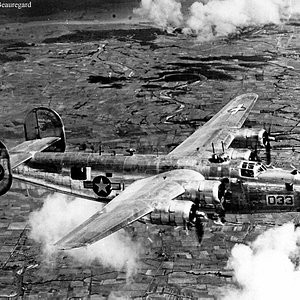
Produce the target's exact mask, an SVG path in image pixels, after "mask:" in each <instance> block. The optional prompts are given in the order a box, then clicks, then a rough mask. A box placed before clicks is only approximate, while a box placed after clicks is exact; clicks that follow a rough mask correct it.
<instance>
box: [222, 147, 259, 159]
mask: <svg viewBox="0 0 300 300" xmlns="http://www.w3.org/2000/svg"><path fill="white" fill-rule="evenodd" d="M225 155H226V156H227V157H228V159H240V160H254V156H255V153H254V152H252V151H251V150H250V149H234V148H228V149H227V150H226V152H225Z"/></svg>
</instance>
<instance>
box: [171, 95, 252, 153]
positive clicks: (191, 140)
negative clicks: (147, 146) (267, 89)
mask: <svg viewBox="0 0 300 300" xmlns="http://www.w3.org/2000/svg"><path fill="white" fill-rule="evenodd" d="M257 98H258V95H257V94H254V93H249V94H243V95H240V96H238V97H236V98H234V99H233V100H231V101H230V102H229V103H228V104H227V105H225V106H224V107H223V108H222V109H221V110H220V111H219V112H218V113H217V114H216V115H214V116H213V117H212V118H211V119H210V120H209V121H208V122H206V123H205V124H204V125H203V126H202V127H200V128H199V129H197V130H196V131H195V132H194V133H193V134H192V135H191V136H190V137H188V138H187V139H186V140H185V141H184V142H183V143H181V144H180V145H179V146H178V147H176V148H175V149H174V150H173V151H171V152H170V153H169V154H168V156H176V157H183V156H193V155H198V156H201V158H207V157H210V156H211V154H212V143H213V144H214V148H215V151H216V153H221V152H222V142H223V145H224V149H227V148H228V147H229V146H230V144H231V142H232V141H233V139H234V129H238V128H241V126H242V125H243V123H244V122H245V120H246V118H247V117H248V115H249V113H250V111H251V109H252V108H253V106H254V104H255V102H256V100H257Z"/></svg>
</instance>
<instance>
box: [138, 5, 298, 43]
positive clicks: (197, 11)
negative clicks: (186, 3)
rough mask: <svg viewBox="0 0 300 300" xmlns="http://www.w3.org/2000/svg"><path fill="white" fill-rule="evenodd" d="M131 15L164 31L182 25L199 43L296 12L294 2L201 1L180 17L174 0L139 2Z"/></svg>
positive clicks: (180, 14) (296, 7)
mask: <svg viewBox="0 0 300 300" xmlns="http://www.w3.org/2000/svg"><path fill="white" fill-rule="evenodd" d="M134 12H135V13H136V14H138V15H140V16H142V17H144V18H147V19H149V20H151V21H152V22H154V23H155V24H156V25H158V26H162V27H163V28H165V27H166V26H167V25H170V26H183V27H184V30H183V32H184V33H186V34H196V35H197V36H198V38H199V40H209V39H212V38H214V37H217V36H224V35H227V34H230V33H233V32H235V31H236V30H237V28H239V27H246V26H250V25H263V24H269V23H274V24H279V23H280V22H281V19H282V18H285V19H287V18H290V17H291V16H294V15H296V14H299V13H300V4H299V3H296V0H264V1H261V0H210V1H207V0H202V1H197V2H194V3H193V4H192V5H191V6H190V7H189V15H187V16H183V14H182V12H181V3H179V2H177V1H176V0H160V1H157V0H142V1H141V4H140V8H139V9H136V10H134Z"/></svg>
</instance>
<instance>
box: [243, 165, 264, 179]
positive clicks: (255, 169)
mask: <svg viewBox="0 0 300 300" xmlns="http://www.w3.org/2000/svg"><path fill="white" fill-rule="evenodd" d="M266 170H267V168H266V167H265V166H264V165H263V164H262V163H260V162H250V161H249V162H248V161H243V162H242V163H241V166H240V175H241V177H257V175H258V174H260V173H262V172H265V171H266Z"/></svg>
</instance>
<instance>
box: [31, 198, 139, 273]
mask: <svg viewBox="0 0 300 300" xmlns="http://www.w3.org/2000/svg"><path fill="white" fill-rule="evenodd" d="M102 206H103V204H99V203H97V202H93V201H87V200H81V199H76V200H71V199H68V197H67V196H64V195H60V194H54V195H51V196H48V198H47V199H46V200H45V202H44V205H43V207H42V208H41V209H40V210H39V211H35V212H33V213H31V214H30V216H29V223H30V225H31V228H32V230H31V232H30V237H31V238H32V239H34V240H35V241H37V242H40V243H42V251H43V254H42V258H43V260H44V262H45V263H54V262H55V257H56V254H57V252H56V249H55V247H54V246H53V244H54V243H55V242H56V241H58V240H59V239H60V238H62V237H63V236H64V235H65V234H67V233H68V232H69V231H71V230H72V229H74V227H76V226H78V225H79V224H80V223H82V222H83V221H85V220H86V219H87V218H88V217H90V216H91V215H92V214H94V213H95V212H96V211H97V210H98V209H99V208H101V207H102ZM139 250H140V245H139V244H138V243H134V242H133V241H132V240H131V239H130V237H129V236H128V235H127V234H126V232H125V231H124V230H121V231H118V232H116V233H115V234H113V235H111V236H109V237H107V238H105V239H103V240H101V241H99V242H97V243H94V244H92V245H89V246H87V247H84V248H79V249H73V250H69V251H66V253H68V254H69V255H71V256H72V257H73V258H74V259H75V260H76V261H78V262H80V263H82V264H84V265H89V264H91V263H92V262H93V261H95V260H97V261H99V262H100V263H101V264H103V265H104V266H109V267H113V268H114V269H117V270H122V269H125V270H126V272H127V276H128V277H130V276H131V275H132V274H134V273H135V272H136V270H137V267H138V256H139Z"/></svg>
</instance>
